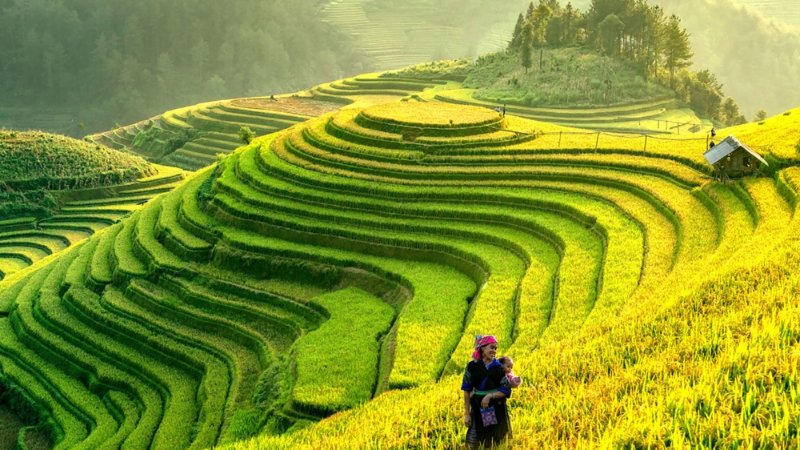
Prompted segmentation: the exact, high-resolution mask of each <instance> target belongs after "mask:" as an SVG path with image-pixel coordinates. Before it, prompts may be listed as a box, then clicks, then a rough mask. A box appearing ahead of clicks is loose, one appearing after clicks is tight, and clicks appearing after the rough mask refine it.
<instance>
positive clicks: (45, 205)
mask: <svg viewBox="0 0 800 450" xmlns="http://www.w3.org/2000/svg"><path fill="white" fill-rule="evenodd" d="M0 160H2V161H3V165H2V166H1V167H0V186H2V188H1V189H0V279H3V278H5V277H7V276H11V275H14V274H18V275H19V274H24V273H29V272H31V271H32V270H34V269H35V268H36V267H37V265H38V264H39V263H40V262H42V261H44V260H48V259H52V258H53V257H54V255H57V254H58V253H60V252H61V251H63V250H65V249H67V248H69V247H70V246H72V245H74V244H77V243H79V242H81V241H83V240H84V239H86V238H88V237H89V236H91V235H93V234H94V233H95V232H97V231H100V230H102V229H104V228H106V227H108V226H110V225H113V224H114V223H116V222H118V221H119V220H120V219H122V218H123V217H124V216H126V215H128V214H129V213H131V212H132V211H135V210H136V209H139V208H140V207H141V206H140V205H141V204H143V203H145V202H147V201H148V200H149V199H151V198H153V197H154V196H156V195H158V194H160V193H163V192H167V191H169V190H171V188H173V187H174V186H175V185H176V183H178V182H180V180H182V179H183V173H182V172H183V171H181V170H177V169H175V168H172V167H163V166H157V165H153V164H149V163H148V162H146V161H145V160H144V159H142V158H141V157H138V156H136V155H134V154H128V153H123V152H119V151H116V150H111V149H108V148H105V147H102V146H99V145H96V144H90V143H88V142H85V141H78V140H75V139H72V138H69V137H65V136H58V135H52V134H47V133H40V132H14V131H5V130H3V131H0Z"/></svg>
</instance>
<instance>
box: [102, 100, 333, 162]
mask: <svg viewBox="0 0 800 450" xmlns="http://www.w3.org/2000/svg"><path fill="white" fill-rule="evenodd" d="M339 106H340V105H338V104H335V103H334V104H329V103H328V102H324V101H318V100H312V99H303V98H295V97H279V98H276V99H275V100H270V99H269V98H258V97H255V98H248V99H239V100H232V101H224V102H213V103H204V104H200V105H196V106H194V107H190V108H182V109H178V110H173V111H168V112H166V113H164V114H163V115H161V116H159V117H156V118H153V119H150V120H147V121H143V122H140V123H138V124H135V125H131V126H128V127H123V128H120V129H117V130H112V131H109V132H106V133H102V134H98V135H94V136H92V137H91V139H92V140H93V141H94V142H96V143H99V144H102V145H105V146H107V147H111V148H115V149H118V150H125V151H131V152H134V153H137V154H139V155H141V156H143V157H145V158H147V159H149V160H151V161H155V162H159V163H161V164H164V165H170V166H175V167H180V168H182V169H185V170H190V171H195V170H198V169H201V168H203V167H206V166H208V165H211V164H213V163H215V162H216V161H217V155H218V154H223V155H227V154H229V153H230V152H232V151H233V150H234V149H236V148H237V147H239V146H240V145H241V144H242V142H241V141H240V140H239V137H238V133H239V128H240V127H243V126H246V127H249V128H250V129H251V130H252V131H254V132H255V133H256V135H257V136H263V135H266V134H270V133H274V132H276V131H279V130H282V129H285V128H288V127H290V126H292V125H294V124H296V123H300V122H303V121H306V120H308V119H310V118H312V117H314V116H317V115H320V114H324V113H326V112H330V111H333V110H336V109H338V107H339ZM189 130H192V131H195V132H196V133H197V135H198V137H197V138H196V139H193V140H190V141H189V142H187V143H185V144H183V145H180V146H179V148H177V149H172V151H169V152H167V153H166V154H165V148H166V147H167V144H168V141H169V140H170V139H175V138H176V137H177V136H179V135H180V134H181V133H182V132H186V131H189ZM148 131H149V132H150V133H151V134H152V135H153V139H152V140H148V141H145V142H141V143H140V142H135V139H136V136H137V135H138V134H139V133H142V132H148Z"/></svg>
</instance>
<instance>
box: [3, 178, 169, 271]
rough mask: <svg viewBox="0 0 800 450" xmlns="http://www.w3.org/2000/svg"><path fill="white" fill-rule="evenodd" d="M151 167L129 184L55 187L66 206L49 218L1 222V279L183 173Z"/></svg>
mask: <svg viewBox="0 0 800 450" xmlns="http://www.w3.org/2000/svg"><path fill="white" fill-rule="evenodd" d="M153 167H154V168H155V169H156V170H157V171H158V173H156V174H155V175H152V176H149V177H147V178H142V179H139V180H136V181H135V182H133V183H126V184H120V185H116V186H110V187H106V188H98V189H79V190H71V191H57V192H54V194H55V195H57V196H59V197H60V198H61V201H62V202H63V205H64V206H62V207H61V210H60V211H59V213H58V214H56V215H55V216H54V217H52V218H49V219H45V220H40V221H37V220H36V219H35V218H32V217H29V218H25V217H23V218H17V219H9V220H3V221H0V280H2V279H3V278H5V277H8V276H11V275H14V274H16V273H17V272H25V271H26V269H28V268H30V267H31V266H34V265H36V264H37V263H39V262H40V261H42V260H44V259H52V258H50V257H51V256H52V255H55V254H58V253H60V252H61V251H63V250H65V249H67V248H69V247H71V246H73V245H76V244H78V243H80V242H82V241H84V240H85V239H87V238H88V237H90V236H92V235H93V234H95V233H97V232H99V231H101V230H103V229H104V228H106V227H109V226H111V225H113V224H115V223H117V222H119V221H120V220H122V218H123V217H125V216H128V215H130V214H131V213H132V212H133V211H136V210H137V209H140V208H141V207H142V205H143V204H144V203H147V202H148V201H149V200H150V199H152V198H153V197H155V196H157V195H159V194H162V193H164V192H169V191H171V190H172V189H174V188H175V187H176V186H177V185H179V184H180V183H181V181H182V180H183V178H184V172H183V171H182V170H180V169H176V168H173V167H166V166H153Z"/></svg>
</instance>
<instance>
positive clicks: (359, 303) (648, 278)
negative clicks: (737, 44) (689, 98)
mask: <svg viewBox="0 0 800 450" xmlns="http://www.w3.org/2000/svg"><path fill="white" fill-rule="evenodd" d="M384 78H385V77H380V76H376V75H371V76H365V77H356V78H354V79H348V80H342V81H340V82H335V83H331V84H330V85H329V86H327V87H326V86H322V87H319V88H315V89H314V90H312V95H314V96H315V97H318V96H331V97H336V98H340V99H344V100H340V101H341V103H340V104H341V105H345V103H347V105H346V107H345V108H343V109H341V110H339V111H335V110H334V111H330V110H329V111H327V112H324V113H323V112H321V111H322V110H321V109H320V108H322V105H318V104H309V103H303V102H296V103H293V104H292V106H294V107H299V106H301V105H302V106H303V107H304V108H308V107H311V106H313V107H314V108H317V109H315V111H317V112H320V114H319V116H320V117H318V118H315V119H310V120H307V121H306V120H300V119H301V117H300V116H299V115H297V121H296V122H294V123H293V124H291V125H290V124H283V125H285V126H283V125H278V124H279V123H282V122H277V121H283V120H286V117H287V114H294V113H290V112H287V111H283V112H281V114H276V113H272V112H270V110H267V109H265V108H262V109H259V108H256V106H258V105H259V104H261V103H262V101H256V100H251V101H250V103H248V101H246V100H240V101H238V102H223V103H215V104H208V105H204V106H196V107H191V108H187V109H184V110H177V111H174V112H170V113H166V114H164V115H163V116H162V117H161V119H160V120H161V124H162V126H163V124H165V123H170V124H171V125H169V126H168V127H174V128H173V129H174V130H175V131H178V132H179V128H180V127H181V126H184V125H185V126H186V127H198V126H201V125H200V124H203V125H202V126H204V127H207V128H206V130H207V131H205V133H208V134H205V135H204V138H206V139H208V140H212V137H213V140H217V141H219V142H231V143H232V140H233V139H232V138H231V137H230V136H231V135H232V132H231V131H227V130H232V128H226V127H229V126H231V127H233V126H235V125H228V124H239V123H250V124H252V125H253V127H254V129H255V127H264V134H266V133H268V130H267V127H276V128H277V127H279V126H282V127H283V128H286V129H285V130H284V131H281V132H277V133H270V134H266V135H264V136H260V137H258V138H257V139H256V140H255V141H254V142H253V143H251V144H250V145H245V146H241V147H239V148H237V149H235V150H232V151H230V152H228V153H227V154H226V155H225V156H223V157H220V158H219V160H218V161H219V162H217V163H214V164H212V165H211V167H207V168H205V169H202V170H199V171H198V172H196V173H194V174H191V175H189V176H188V179H187V180H186V181H180V180H178V179H177V178H170V176H169V174H168V173H162V174H160V175H156V176H154V177H152V178H150V179H143V180H139V181H138V182H137V183H138V186H133V187H131V186H129V185H123V187H119V188H115V189H116V190H117V191H116V195H114V196H108V195H102V196H97V197H95V196H93V195H89V194H88V193H85V194H81V193H80V191H75V192H71V193H70V195H71V196H70V197H68V198H66V197H65V198H63V199H62V200H63V201H65V202H67V203H68V205H69V206H68V207H65V214H64V215H62V216H59V217H61V218H63V217H67V219H63V221H62V220H55V221H52V225H53V226H54V227H58V226H61V227H63V228H64V229H65V231H69V233H70V234H69V236H66V235H64V234H60V233H58V232H55V231H52V230H48V229H45V230H44V231H37V230H25V229H20V230H15V231H7V232H6V233H5V235H6V236H7V237H8V240H7V242H4V241H0V255H2V254H6V253H8V254H12V253H13V254H16V255H19V256H17V257H15V258H10V259H9V261H10V262H8V264H13V263H15V261H22V260H23V259H22V258H29V259H31V260H33V258H34V257H37V258H41V259H40V262H39V263H38V265H36V266H35V267H34V268H33V269H36V270H33V269H22V270H20V269H17V270H19V271H18V272H17V273H15V274H13V275H10V276H9V277H8V278H7V279H6V280H5V281H2V282H0V331H2V332H0V336H2V337H1V338H0V367H2V374H3V383H4V385H7V386H16V387H18V388H19V389H22V390H23V391H24V392H25V393H26V395H27V396H28V397H29V398H30V402H29V403H30V404H31V405H32V407H34V408H35V409H36V410H37V411H39V417H38V423H39V425H40V427H41V429H43V430H46V432H47V434H48V435H49V436H52V439H53V442H54V443H55V448H159V449H160V448H198V449H199V448H208V447H213V446H216V445H221V446H228V445H229V446H230V447H226V448H342V449H344V448H372V447H373V446H374V445H375V443H376V442H379V443H380V445H381V446H382V447H385V448H442V449H444V448H453V447H456V446H459V445H460V444H461V443H462V442H463V435H464V433H465V431H464V430H463V428H459V425H458V424H459V415H460V412H459V395H460V394H459V392H458V389H457V388H458V385H459V378H458V377H459V373H460V371H461V370H463V366H464V364H465V363H466V362H467V361H468V359H469V355H470V353H471V344H472V340H473V338H474V335H475V334H487V333H491V334H494V335H496V336H497V337H498V339H499V340H500V343H501V352H503V353H508V354H511V355H513V356H514V358H515V360H516V362H517V365H518V367H519V369H520V370H522V369H527V371H526V375H525V378H526V384H525V385H523V387H522V388H520V389H519V390H518V392H517V393H516V394H515V396H514V398H513V399H512V400H511V405H512V406H511V415H512V422H513V424H514V430H515V431H514V433H515V440H514V441H513V444H511V447H513V448H536V447H541V446H547V445H558V446H570V445H573V446H578V447H581V446H585V447H591V446H606V447H620V446H623V447H624V446H630V445H634V446H636V445H639V446H642V447H647V446H667V445H672V444H675V443H677V442H680V443H682V444H681V445H693V446H694V445H704V444H703V443H704V442H708V439H714V440H715V442H717V445H720V446H725V447H727V446H733V445H744V446H751V445H755V444H757V443H758V442H772V443H775V444H777V445H779V446H780V445H783V444H786V445H789V442H791V439H792V437H791V436H792V434H791V433H792V432H791V428H790V427H789V426H787V425H785V424H786V423H787V422H786V421H785V420H787V419H786V418H787V417H789V416H788V415H787V414H788V413H786V412H785V411H786V410H785V409H783V408H779V407H777V406H774V405H777V404H778V403H774V402H781V403H780V404H785V405H793V404H794V403H793V400H791V396H792V395H793V394H792V392H793V391H792V389H793V388H792V387H791V386H793V384H792V383H793V381H791V382H784V381H780V380H793V378H792V377H794V375H792V374H791V372H788V371H786V370H784V368H787V367H790V366H791V364H793V362H792V361H794V360H793V359H791V358H793V357H792V356H787V355H793V354H794V353H793V352H794V350H795V349H794V347H796V343H795V342H794V340H793V339H788V338H785V337H782V336H788V335H787V334H786V333H790V334H791V333H794V331H792V330H793V329H794V328H793V327H794V325H793V324H794V323H795V322H792V321H791V318H792V317H793V316H792V315H791V314H795V313H796V312H795V311H794V309H795V308H794V306H792V303H791V302H784V301H783V300H781V298H782V297H780V296H779V295H777V294H770V292H772V291H771V289H773V288H774V289H779V290H780V289H785V288H787V287H791V286H793V284H792V283H793V281H792V280H793V278H792V277H793V275H792V274H791V273H789V272H786V271H781V270H778V269H777V268H778V267H786V266H784V265H783V264H785V261H793V258H794V256H793V252H794V245H795V244H794V239H795V237H796V233H795V232H794V231H793V230H794V218H793V217H794V215H793V212H794V207H795V205H796V203H797V201H796V198H797V186H798V183H800V174H798V171H797V170H796V167H795V165H796V164H797V161H798V155H797V150H796V149H794V150H792V149H793V147H792V149H790V148H789V147H788V146H785V145H783V144H780V143H779V142H777V141H774V135H775V134H776V133H779V132H780V133H782V134H781V142H783V141H787V142H788V141H791V140H794V141H795V142H796V141H798V140H800V134H798V131H797V130H796V129H795V128H796V127H793V124H794V121H795V120H796V117H795V116H796V115H798V114H800V113H798V112H797V111H796V110H795V111H791V112H789V113H788V114H787V115H781V116H777V117H775V118H771V119H768V120H766V121H765V122H764V124H763V125H757V124H751V125H746V126H742V127H738V128H732V129H726V130H720V131H719V133H720V135H727V134H731V133H734V134H736V135H737V136H744V138H745V139H746V140H747V141H748V142H754V143H755V144H754V145H759V146H760V145H762V144H761V143H762V142H771V143H772V145H771V146H769V147H759V148H760V149H761V151H762V153H763V154H764V155H765V156H766V157H767V158H768V160H770V161H771V164H772V162H774V163H775V164H776V165H777V164H780V165H781V167H774V168H772V169H773V170H774V171H775V173H776V175H775V177H774V178H771V177H766V176H762V177H759V178H753V179H748V180H745V181H744V182H742V183H739V184H736V185H724V184H718V183H715V182H713V181H712V180H711V178H710V176H709V173H710V170H709V169H708V168H707V167H706V166H705V165H704V163H703V159H702V151H700V150H698V148H697V147H698V145H697V144H698V142H696V137H692V136H690V135H687V136H674V137H673V138H671V139H672V140H660V141H659V140H655V139H654V141H653V142H651V143H650V145H649V146H648V148H647V151H646V152H645V151H641V150H637V149H635V148H634V147H633V146H635V145H638V144H630V143H631V142H633V139H632V138H631V135H620V134H613V133H612V134H603V135H601V134H597V133H591V132H588V133H587V132H586V130H578V129H573V128H566V127H563V126H560V125H557V124H553V123H548V122H542V121H530V120H526V119H523V118H520V117H516V116H513V115H509V116H507V117H502V115H501V114H498V113H496V112H494V111H492V110H490V109H486V108H482V107H479V106H463V105H458V104H456V103H452V102H451V103H446V102H436V101H426V100H433V98H434V97H435V96H436V95H442V94H446V93H447V92H451V90H444V89H441V87H444V86H448V82H444V81H442V82H436V81H434V80H432V79H431V80H430V81H419V79H417V81H415V80H410V79H403V78H402V77H397V76H395V78H394V79H390V80H389V81H387V80H384ZM437 88H438V90H436V89H437ZM323 90H328V91H330V92H329V93H326V92H324V91H323ZM333 91H335V92H333ZM362 91H368V92H366V93H364V92H362ZM390 91H398V95H392V94H387V93H386V92H390ZM401 91H402V92H401ZM453 92H457V91H453ZM387 95H388V96H390V97H393V98H394V99H395V101H394V102H392V103H384V104H380V105H375V106H366V107H364V106H360V105H364V104H369V103H370V102H372V101H374V99H375V98H382V96H387ZM414 96H417V97H416V98H415V97H414ZM425 96H430V97H431V98H429V99H426V98H425ZM402 99H405V100H406V101H397V100H402ZM315 101H319V99H316V100H315ZM253 102H255V103H253ZM263 102H271V100H263ZM358 102H361V103H360V104H359V103H358ZM278 103H280V102H278ZM266 104H267V105H273V106H277V105H276V104H271V103H266ZM323 105H324V103H323ZM284 106H288V105H284ZM638 107H639V106H627V107H616V109H613V110H611V109H609V110H605V111H602V112H598V111H592V110H586V109H583V110H572V111H570V112H569V114H568V116H569V119H570V120H572V121H577V120H578V119H582V118H586V119H587V121H588V122H589V123H595V122H590V121H589V120H596V118H597V117H608V116H609V115H610V114H612V112H613V113H616V114H628V115H632V114H637V112H634V111H632V110H634V109H636V108H638ZM644 107H646V108H649V107H651V106H644ZM626 108H627V109H626ZM253 111H256V112H253ZM306 111H307V112H309V110H306ZM547 112H550V114H551V115H554V114H555V113H557V112H553V111H541V113H542V114H544V113H547ZM676 114H677V113H673V115H672V116H670V117H673V118H675V117H676ZM798 117H800V116H798ZM181 124H183V125H181ZM154 127H157V125H156V123H155V122H153V124H152V125H151V126H149V128H148V127H147V126H145V127H141V128H142V129H141V132H147V130H146V129H145V128H148V129H154ZM159 129H160V128H159ZM565 131H566V132H567V133H566V135H565V134H564V132H565ZM578 132H580V133H581V134H577V133H578ZM212 133H215V134H212ZM570 133H576V134H570ZM119 134H120V133H115V135H119ZM554 137H558V138H559V141H558V144H556V141H554V140H553V139H554ZM133 139H134V141H135V140H136V139H137V138H133ZM195 142H197V141H193V142H192V143H195ZM629 145H633V146H632V147H628V146H629ZM704 146H705V143H704V142H703V143H702V146H701V147H704ZM194 148H198V147H194ZM198 149H199V148H198ZM765 169H766V168H765ZM183 176H184V175H183V173H182V172H181V171H178V170H176V171H175V172H174V177H183ZM159 180H161V181H159ZM165 180H166V181H165ZM173 187H175V189H174V190H172V188H173ZM163 191H170V192H165V193H164V195H160V196H158V197H157V198H155V199H154V200H152V201H149V202H148V203H147V204H146V205H145V206H144V207H143V208H141V209H134V208H128V206H127V205H129V203H126V200H130V202H140V201H147V199H148V198H149V196H150V195H151V194H154V193H156V192H163ZM106 194H107V193H106ZM129 213H132V214H129ZM114 214H125V215H126V217H125V218H122V219H121V220H119V221H116V218H115V217H114ZM73 216H74V217H73ZM78 217H84V219H81V220H79V219H78ZM104 221H106V222H104ZM108 222H111V223H113V225H111V226H110V227H108V228H104V229H103V230H102V231H99V232H97V233H95V235H93V236H91V237H88V239H85V240H83V241H82V242H81V243H78V244H77V245H72V244H74V243H75V242H73V238H75V239H76V240H78V238H80V237H81V236H84V237H86V236H89V234H91V233H92V232H94V231H95V230H94V229H93V228H92V227H93V226H95V225H94V224H97V226H98V227H99V226H100V225H101V224H105V223H108ZM29 223H30V222H29V221H26V220H20V221H17V222H14V221H11V222H8V223H5V224H4V226H6V227H25V226H27V224H29ZM4 248H5V250H4ZM55 252H60V253H59V256H57V257H54V256H50V255H51V254H53V253H55ZM745 255H746V257H744V256H745ZM757 280H761V281H759V282H756V281H757ZM737 292H748V293H752V298H751V297H749V296H742V295H738V294H737ZM776 292H783V291H776ZM781 295H782V294H781ZM759 304H769V305H773V306H772V307H773V309H772V310H770V311H773V312H765V311H764V310H760V309H758V305H759ZM687 305H688V306H687ZM726 305H736V308H728V307H727V306H726ZM743 323H749V324H750V325H747V326H743V325H741V324H743ZM690 325H691V328H690ZM694 327H699V328H697V331H693V330H695V328H694ZM700 330H702V331H700ZM748 330H749V331H748ZM781 330H784V331H781ZM687 336H688V337H687ZM742 346H745V347H742ZM743 348H748V349H749V350H748V351H750V352H752V353H751V355H757V356H751V358H753V357H757V358H759V361H765V362H766V363H765V364H766V365H764V366H757V367H756V366H749V365H748V364H749V363H747V362H746V360H742V359H741V355H742V353H741V349H743ZM714 349H716V350H714ZM737 349H739V350H737ZM737 355H738V356H737ZM679 362H680V364H679ZM748 367H749V368H748ZM770 367H775V368H777V369H770ZM771 370H772V371H771ZM770 371H771V372H770ZM768 374H772V375H768ZM776 374H781V375H780V376H781V377H785V378H780V380H779V379H778V378H777V375H776ZM756 380H760V381H759V382H756ZM692 383H694V385H695V386H696V387H695V388H690V387H687V386H691V385H692ZM744 386H750V387H749V388H745V387H744ZM678 387H681V388H680V389H679V388H678ZM722 393H724V395H723V394H722ZM699 399H703V405H704V406H703V408H705V409H702V410H697V409H695V408H696V405H697V404H698V402H699V401H700V400H699ZM771 399H773V400H771ZM742 402H749V403H742ZM770 402H773V403H770ZM743 404H746V405H750V406H747V408H748V409H747V410H746V411H749V412H747V413H746V414H748V416H747V417H748V420H744V421H743V419H742V417H743V416H742V414H745V412H744V411H745V410H744V409H742V406H741V405H743ZM578 405H593V407H592V408H590V409H587V408H582V407H578ZM636 405H642V406H641V407H642V408H644V410H646V411H648V413H647V414H646V415H644V416H642V415H636V414H635V411H638V409H637V408H639V406H636ZM737 408H738V409H737ZM673 421H677V422H676V423H680V424H682V425H680V426H679V427H677V428H675V427H673V426H672V425H671V424H672V423H673ZM718 423H726V424H730V426H728V427H726V428H725V431H724V432H721V431H720V429H719V428H716V425H715V424H718ZM715 433H716V434H715ZM755 433H760V434H759V435H758V436H760V437H754V436H756V434H755ZM251 438H252V439H253V440H250V439H251ZM670 443H671V444H670Z"/></svg>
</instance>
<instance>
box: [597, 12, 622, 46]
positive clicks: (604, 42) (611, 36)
mask: <svg viewBox="0 0 800 450" xmlns="http://www.w3.org/2000/svg"><path fill="white" fill-rule="evenodd" d="M624 29H625V24H624V23H622V21H621V20H619V17H617V15H616V14H609V15H608V17H606V18H605V19H604V20H603V21H602V22H600V25H599V26H598V35H599V36H600V43H601V44H600V45H601V47H602V48H603V49H604V50H605V51H606V54H608V55H610V56H617V55H619V53H620V45H621V43H622V41H621V40H622V31H623V30H624Z"/></svg>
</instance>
